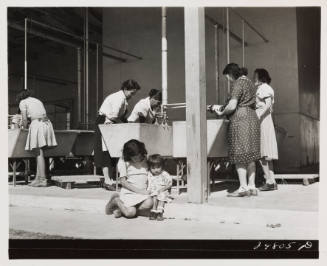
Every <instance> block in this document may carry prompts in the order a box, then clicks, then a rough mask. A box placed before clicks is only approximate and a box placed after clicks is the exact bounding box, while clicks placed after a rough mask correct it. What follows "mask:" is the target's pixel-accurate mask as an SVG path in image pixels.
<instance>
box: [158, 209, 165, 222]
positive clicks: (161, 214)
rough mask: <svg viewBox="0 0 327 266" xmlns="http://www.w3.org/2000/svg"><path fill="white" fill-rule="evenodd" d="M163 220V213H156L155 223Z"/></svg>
mask: <svg viewBox="0 0 327 266" xmlns="http://www.w3.org/2000/svg"><path fill="white" fill-rule="evenodd" d="M164 219H165V218H164V217H163V211H162V212H159V213H157V221H163V220H164Z"/></svg>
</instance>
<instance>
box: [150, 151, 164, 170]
mask: <svg viewBox="0 0 327 266" xmlns="http://www.w3.org/2000/svg"><path fill="white" fill-rule="evenodd" d="M164 163H165V160H164V159H163V158H162V157H161V155H160V154H152V155H150V156H149V158H148V166H149V169H150V168H151V167H161V168H163V167H164Z"/></svg>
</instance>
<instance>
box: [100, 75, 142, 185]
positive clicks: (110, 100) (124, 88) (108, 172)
mask: <svg viewBox="0 0 327 266" xmlns="http://www.w3.org/2000/svg"><path fill="white" fill-rule="evenodd" d="M140 88H141V87H140V85H139V84H138V83H137V82H136V81H135V80H132V79H129V80H126V81H124V82H123V83H122V85H121V89H120V90H119V91H118V92H115V93H113V94H110V95H109V96H107V97H106V98H105V100H104V101H103V103H102V105H101V107H100V109H99V114H98V117H97V120H96V128H95V146H94V163H95V166H96V167H101V168H102V172H103V176H104V178H105V184H104V187H105V188H107V189H110V190H115V188H114V186H112V184H113V182H114V181H113V177H114V173H115V165H116V160H114V159H113V158H111V156H110V153H109V151H108V149H107V147H106V145H105V143H104V141H103V139H102V136H101V132H100V129H99V127H98V125H100V124H112V123H124V122H126V117H125V116H126V113H127V106H128V103H127V102H128V100H129V99H130V98H131V97H132V96H133V95H135V93H136V92H137V91H138V90H140Z"/></svg>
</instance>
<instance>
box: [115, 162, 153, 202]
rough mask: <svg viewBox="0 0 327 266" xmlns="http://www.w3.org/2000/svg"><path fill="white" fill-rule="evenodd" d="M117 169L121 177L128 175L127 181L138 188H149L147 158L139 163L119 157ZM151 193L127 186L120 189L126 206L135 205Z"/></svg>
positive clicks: (121, 197)
mask: <svg viewBox="0 0 327 266" xmlns="http://www.w3.org/2000/svg"><path fill="white" fill-rule="evenodd" d="M117 169H118V172H119V174H120V177H126V180H127V182H129V183H130V184H132V185H133V186H135V187H137V188H138V189H144V190H146V189H147V186H148V165H147V161H146V159H144V160H143V161H142V162H139V163H133V162H125V161H124V160H123V159H122V158H120V159H119V161H118V164H117ZM149 197H150V195H143V194H138V193H135V192H133V191H130V190H128V189H126V188H122V189H121V191H120V199H121V200H122V202H123V203H124V205H125V206H126V207H132V206H135V205H137V204H139V203H141V202H143V201H145V200H146V199H147V198H149Z"/></svg>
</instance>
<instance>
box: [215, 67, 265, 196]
mask: <svg viewBox="0 0 327 266" xmlns="http://www.w3.org/2000/svg"><path fill="white" fill-rule="evenodd" d="M246 73H247V71H245V69H243V68H240V67H239V66H238V65H237V64H235V63H230V64H228V65H227V66H226V67H225V69H224V71H223V75H225V77H226V78H227V79H228V80H229V81H230V82H231V85H232V88H231V98H230V99H229V101H228V103H227V105H226V106H225V107H224V108H221V106H219V105H214V106H213V107H212V109H213V110H214V111H215V112H216V113H217V114H218V115H219V116H223V115H226V116H228V117H229V120H230V122H229V125H228V131H227V141H228V147H229V151H228V153H229V161H230V162H231V163H232V164H235V166H236V170H237V174H238V178H239V182H240V187H239V188H238V189H237V190H236V191H234V192H233V193H229V194H228V195H227V196H229V197H244V196H251V195H252V196H257V195H258V190H257V189H256V187H255V161H257V160H259V159H260V157H261V155H260V122H259V119H258V117H257V115H256V112H255V102H256V97H255V94H256V91H255V87H254V84H253V83H252V81H251V80H250V79H248V78H247V77H246ZM247 178H248V181H247Z"/></svg>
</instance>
